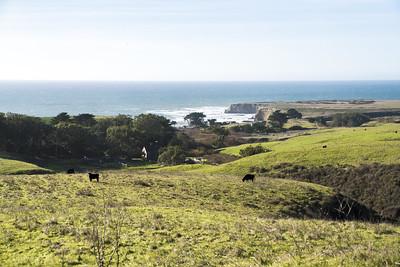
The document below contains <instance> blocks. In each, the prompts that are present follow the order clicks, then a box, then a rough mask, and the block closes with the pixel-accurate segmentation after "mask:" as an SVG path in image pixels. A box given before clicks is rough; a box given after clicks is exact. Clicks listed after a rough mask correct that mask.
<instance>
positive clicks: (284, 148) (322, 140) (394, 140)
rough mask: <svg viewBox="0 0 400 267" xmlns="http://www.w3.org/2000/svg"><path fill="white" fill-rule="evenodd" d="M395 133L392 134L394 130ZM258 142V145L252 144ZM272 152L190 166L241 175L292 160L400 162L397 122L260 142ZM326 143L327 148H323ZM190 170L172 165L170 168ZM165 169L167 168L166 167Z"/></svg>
mask: <svg viewBox="0 0 400 267" xmlns="http://www.w3.org/2000/svg"><path fill="white" fill-rule="evenodd" d="M396 131H397V132H398V133H395V132H396ZM252 145H257V144H252ZM261 145H262V146H264V147H266V148H269V149H271V150H272V151H271V152H267V153H262V154H258V155H254V156H250V157H245V158H242V159H239V160H236V161H233V162H230V163H226V164H222V165H220V166H204V167H192V168H193V169H195V170H194V171H196V172H203V173H229V174H238V175H241V174H244V173H247V172H249V171H250V168H251V167H259V168H267V169H270V168H271V167H273V166H275V165H278V164H281V163H291V164H296V165H301V166H321V165H328V164H332V165H339V164H350V165H356V166H357V165H360V164H365V163H374V162H378V163H383V164H395V163H400V154H399V151H400V124H384V125H378V126H374V127H365V128H333V129H326V130H314V131H310V132H309V133H308V134H307V135H303V136H298V137H294V138H291V139H289V140H286V141H278V142H266V143H261ZM324 145H326V146H327V148H323V146H324ZM246 146H248V145H241V146H235V147H228V148H225V149H223V150H222V151H221V153H226V154H230V155H236V156H237V155H239V152H240V150H241V149H243V148H245V147H246ZM179 168H183V170H191V167H173V168H172V170H179ZM165 170H168V169H165Z"/></svg>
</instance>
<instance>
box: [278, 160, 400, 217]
mask: <svg viewBox="0 0 400 267" xmlns="http://www.w3.org/2000/svg"><path fill="white" fill-rule="evenodd" d="M273 168H274V169H275V170H276V171H277V172H278V173H277V174H276V177H278V178H286V179H295V180H300V181H305V182H311V183H317V184H321V185H325V186H329V187H332V188H334V189H336V190H337V191H339V192H341V193H343V194H344V195H346V196H349V197H351V198H353V199H356V200H357V201H359V202H361V203H363V204H365V205H366V206H368V207H369V208H372V209H374V210H375V211H377V212H379V213H381V214H382V215H383V216H384V217H387V218H390V219H397V220H399V221H400V211H399V210H400V209H399V208H400V207H399V199H400V164H392V165H383V164H377V163H376V164H368V165H367V164H365V165H361V166H358V167H355V166H330V165H326V166H320V167H309V168H306V167H304V166H298V165H292V164H290V163H282V164H280V165H276V166H274V167H273Z"/></svg>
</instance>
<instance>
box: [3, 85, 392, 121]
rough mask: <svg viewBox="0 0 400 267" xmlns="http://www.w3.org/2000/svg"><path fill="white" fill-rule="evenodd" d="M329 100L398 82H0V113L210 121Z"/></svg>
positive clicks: (379, 95)
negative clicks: (197, 116)
mask: <svg viewBox="0 0 400 267" xmlns="http://www.w3.org/2000/svg"><path fill="white" fill-rule="evenodd" d="M331 99H340V100H347V99H379V100H385V99H386V100H389V99H400V81H339V82H338V81H335V82H62V81H0V112H14V113H22V114H27V115H34V116H42V117H47V116H55V115H57V114H58V113H60V112H68V113H70V114H72V115H76V114H79V113H92V114H96V115H116V114H129V115H137V114H140V113H156V114H160V115H164V116H166V117H168V118H169V119H171V120H175V121H177V122H178V123H179V124H182V123H183V117H184V116H185V115H186V114H188V113H190V112H193V111H200V112H204V113H205V114H206V115H207V118H208V119H211V118H215V119H217V120H219V121H228V120H229V121H231V120H234V121H244V120H248V119H250V118H251V117H252V116H253V115H252V114H225V113H224V110H225V109H226V108H227V107H228V106H229V105H230V104H233V103H242V102H263V101H297V100H331Z"/></svg>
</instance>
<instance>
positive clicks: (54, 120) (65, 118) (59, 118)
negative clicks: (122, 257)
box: [51, 112, 71, 125]
mask: <svg viewBox="0 0 400 267" xmlns="http://www.w3.org/2000/svg"><path fill="white" fill-rule="evenodd" d="M70 120H71V116H69V115H68V113H67V112H61V113H60V114H58V115H57V116H55V117H54V118H52V119H51V124H54V125H56V124H58V123H60V122H70Z"/></svg>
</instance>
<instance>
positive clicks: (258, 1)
mask: <svg viewBox="0 0 400 267" xmlns="http://www.w3.org/2000/svg"><path fill="white" fill-rule="evenodd" d="M387 79H389V80H400V0H279V1H277V0H85V1H82V0H68V1H66V0H62V1H61V0H0V80H132V81H269V80H273V81H276V80H285V81H286V80H387Z"/></svg>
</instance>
